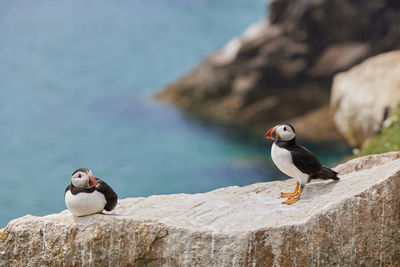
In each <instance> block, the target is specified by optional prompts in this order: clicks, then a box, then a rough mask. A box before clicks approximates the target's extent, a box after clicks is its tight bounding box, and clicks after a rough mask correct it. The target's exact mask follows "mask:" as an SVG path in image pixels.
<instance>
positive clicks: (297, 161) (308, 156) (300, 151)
mask: <svg viewBox="0 0 400 267" xmlns="http://www.w3.org/2000/svg"><path fill="white" fill-rule="evenodd" d="M289 151H290V153H291V154H292V161H293V164H294V165H295V166H296V168H297V169H299V170H300V171H301V172H303V173H306V174H309V175H310V176H312V175H313V174H315V173H318V172H320V171H321V168H322V165H321V163H320V162H319V160H318V159H317V158H316V157H315V156H314V154H313V153H311V152H310V151H309V150H308V149H307V148H305V147H302V146H298V145H295V146H292V147H290V149H289Z"/></svg>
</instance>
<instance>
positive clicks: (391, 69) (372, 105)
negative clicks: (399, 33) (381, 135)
mask: <svg viewBox="0 0 400 267" xmlns="http://www.w3.org/2000/svg"><path fill="white" fill-rule="evenodd" d="M399 74H400V50H398V51H392V52H388V53H384V54H380V55H378V56H375V57H372V58H369V59H367V60H365V61H364V62H362V63H361V64H359V65H357V66H355V67H353V68H352V69H351V70H349V71H347V72H343V73H340V74H337V75H336V76H335V78H334V81H333V85H332V98H331V107H332V109H333V111H334V114H335V115H334V116H335V122H336V125H337V128H338V129H339V130H340V132H341V133H342V134H343V135H344V136H345V138H346V139H347V141H348V142H349V143H350V144H351V145H352V146H355V147H359V146H361V145H362V143H363V142H364V141H365V140H366V139H367V138H369V137H372V136H374V135H376V134H377V132H379V131H380V129H381V126H382V123H383V121H384V120H385V119H386V117H387V115H388V114H389V113H390V112H391V111H394V110H395V108H396V106H397V104H399V103H400V75H399Z"/></svg>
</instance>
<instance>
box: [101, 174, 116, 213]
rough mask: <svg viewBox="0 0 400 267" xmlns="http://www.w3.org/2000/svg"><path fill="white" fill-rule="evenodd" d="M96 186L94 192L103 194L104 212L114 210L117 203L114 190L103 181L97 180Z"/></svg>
mask: <svg viewBox="0 0 400 267" xmlns="http://www.w3.org/2000/svg"><path fill="white" fill-rule="evenodd" d="M96 181H97V185H96V190H97V191H99V192H101V193H103V194H104V196H105V198H106V201H107V204H106V205H105V206H104V209H105V210H106V211H111V210H113V209H114V208H115V206H117V202H118V196H117V194H116V193H115V192H114V190H113V189H112V188H111V187H110V186H109V185H108V184H107V183H106V182H104V181H103V180H100V179H97V178H96Z"/></svg>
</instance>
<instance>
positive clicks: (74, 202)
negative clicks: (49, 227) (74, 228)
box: [64, 168, 118, 216]
mask: <svg viewBox="0 0 400 267" xmlns="http://www.w3.org/2000/svg"><path fill="white" fill-rule="evenodd" d="M64 200H65V205H66V206H67V208H68V210H69V211H70V212H71V213H72V214H73V215H75V216H85V215H90V214H94V213H100V212H102V211H103V209H104V210H106V211H111V210H113V209H114V208H115V206H116V205H117V202H118V196H117V194H116V193H115V192H114V190H113V189H112V188H111V187H110V186H109V185H108V184H107V183H106V182H104V181H103V180H100V179H98V178H94V177H93V174H92V172H91V171H90V170H89V169H86V168H79V169H77V170H75V171H74V173H73V174H72V177H71V184H70V185H69V186H67V188H66V189H65V193H64Z"/></svg>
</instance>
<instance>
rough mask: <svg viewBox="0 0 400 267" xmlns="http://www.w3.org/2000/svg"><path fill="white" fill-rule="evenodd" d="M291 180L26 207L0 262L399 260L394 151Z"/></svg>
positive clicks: (0, 234) (398, 174)
mask: <svg viewBox="0 0 400 267" xmlns="http://www.w3.org/2000/svg"><path fill="white" fill-rule="evenodd" d="M335 170H336V171H338V172H339V174H340V177H341V180H340V181H339V182H333V181H317V182H313V183H311V184H309V185H308V186H307V187H306V188H305V191H304V193H303V195H302V199H300V200H299V202H297V203H296V204H295V205H293V206H285V205H282V204H281V202H282V199H280V198H279V194H280V192H281V191H288V190H291V189H293V186H294V184H295V181H294V180H287V181H279V182H270V183H258V184H253V185H249V186H244V187H237V186H233V187H227V188H222V189H218V190H214V191H211V192H208V193H204V194H176V195H160V196H151V197H147V198H128V199H124V200H121V201H120V202H119V204H118V206H117V208H116V209H115V210H114V211H113V212H112V213H110V214H106V215H104V214H96V215H91V216H86V217H80V218H77V217H73V216H72V215H71V214H70V213H69V212H68V211H66V210H65V211H63V212H61V213H58V214H53V215H49V216H45V217H34V216H31V215H27V216H24V217H22V218H19V219H16V220H13V221H11V222H10V223H9V224H8V225H7V227H6V228H4V229H1V230H0V265H1V266H296V265H297V266H359V265H363V266H364V265H365V266H379V265H380V266H400V225H399V221H400V213H399V210H400V194H399V192H400V152H391V153H386V154H381V155H373V156H366V157H363V158H358V159H354V160H351V161H349V162H347V163H345V164H343V165H339V166H338V167H336V168H335Z"/></svg>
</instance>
